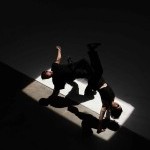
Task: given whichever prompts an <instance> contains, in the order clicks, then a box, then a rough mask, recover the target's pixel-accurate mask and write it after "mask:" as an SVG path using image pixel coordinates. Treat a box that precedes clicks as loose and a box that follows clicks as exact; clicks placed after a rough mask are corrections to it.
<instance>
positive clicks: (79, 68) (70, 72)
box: [41, 46, 91, 98]
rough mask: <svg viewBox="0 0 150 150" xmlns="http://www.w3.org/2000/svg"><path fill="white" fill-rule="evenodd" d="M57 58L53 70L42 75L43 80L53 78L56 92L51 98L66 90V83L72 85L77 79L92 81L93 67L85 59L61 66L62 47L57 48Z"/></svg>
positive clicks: (52, 66) (54, 91)
mask: <svg viewBox="0 0 150 150" xmlns="http://www.w3.org/2000/svg"><path fill="white" fill-rule="evenodd" d="M56 49H57V57H56V60H55V61H54V62H53V63H52V65H51V70H50V71H49V70H46V71H43V72H42V73H41V78H42V79H49V78H52V82H53V84H54V90H53V93H52V95H51V96H50V97H51V98H55V97H56V96H58V94H59V92H60V90H61V89H64V87H65V84H66V83H70V82H72V81H73V80H75V79H77V78H86V79H90V77H91V67H90V65H89V63H88V62H87V61H86V60H85V59H81V60H79V61H77V62H70V61H69V63H68V64H61V59H62V54H61V47H60V46H56Z"/></svg>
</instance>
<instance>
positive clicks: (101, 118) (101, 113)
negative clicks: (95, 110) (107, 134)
mask: <svg viewBox="0 0 150 150" xmlns="http://www.w3.org/2000/svg"><path fill="white" fill-rule="evenodd" d="M106 111H107V109H106V107H104V106H102V108H101V110H100V115H99V124H98V128H97V133H100V132H102V131H104V130H103V129H102V120H103V118H104V115H105V113H106Z"/></svg>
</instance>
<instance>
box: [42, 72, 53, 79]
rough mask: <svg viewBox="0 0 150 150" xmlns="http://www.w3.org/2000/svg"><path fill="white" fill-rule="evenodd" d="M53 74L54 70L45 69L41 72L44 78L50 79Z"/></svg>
mask: <svg viewBox="0 0 150 150" xmlns="http://www.w3.org/2000/svg"><path fill="white" fill-rule="evenodd" d="M52 75H53V71H49V70H45V71H43V72H42V73H41V78H42V79H49V78H51V77H52Z"/></svg>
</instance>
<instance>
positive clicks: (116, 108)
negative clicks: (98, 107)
mask: <svg viewBox="0 0 150 150" xmlns="http://www.w3.org/2000/svg"><path fill="white" fill-rule="evenodd" d="M121 113H122V107H121V106H120V105H119V104H118V103H117V102H112V106H111V117H112V118H113V119H118V118H119V117H120V115H121Z"/></svg>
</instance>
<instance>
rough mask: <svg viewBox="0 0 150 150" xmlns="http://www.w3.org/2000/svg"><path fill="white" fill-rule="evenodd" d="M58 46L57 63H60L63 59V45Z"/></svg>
mask: <svg viewBox="0 0 150 150" xmlns="http://www.w3.org/2000/svg"><path fill="white" fill-rule="evenodd" d="M56 48H57V57H56V61H55V63H58V64H59V63H60V61H61V58H62V55H61V47H60V46H56Z"/></svg>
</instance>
